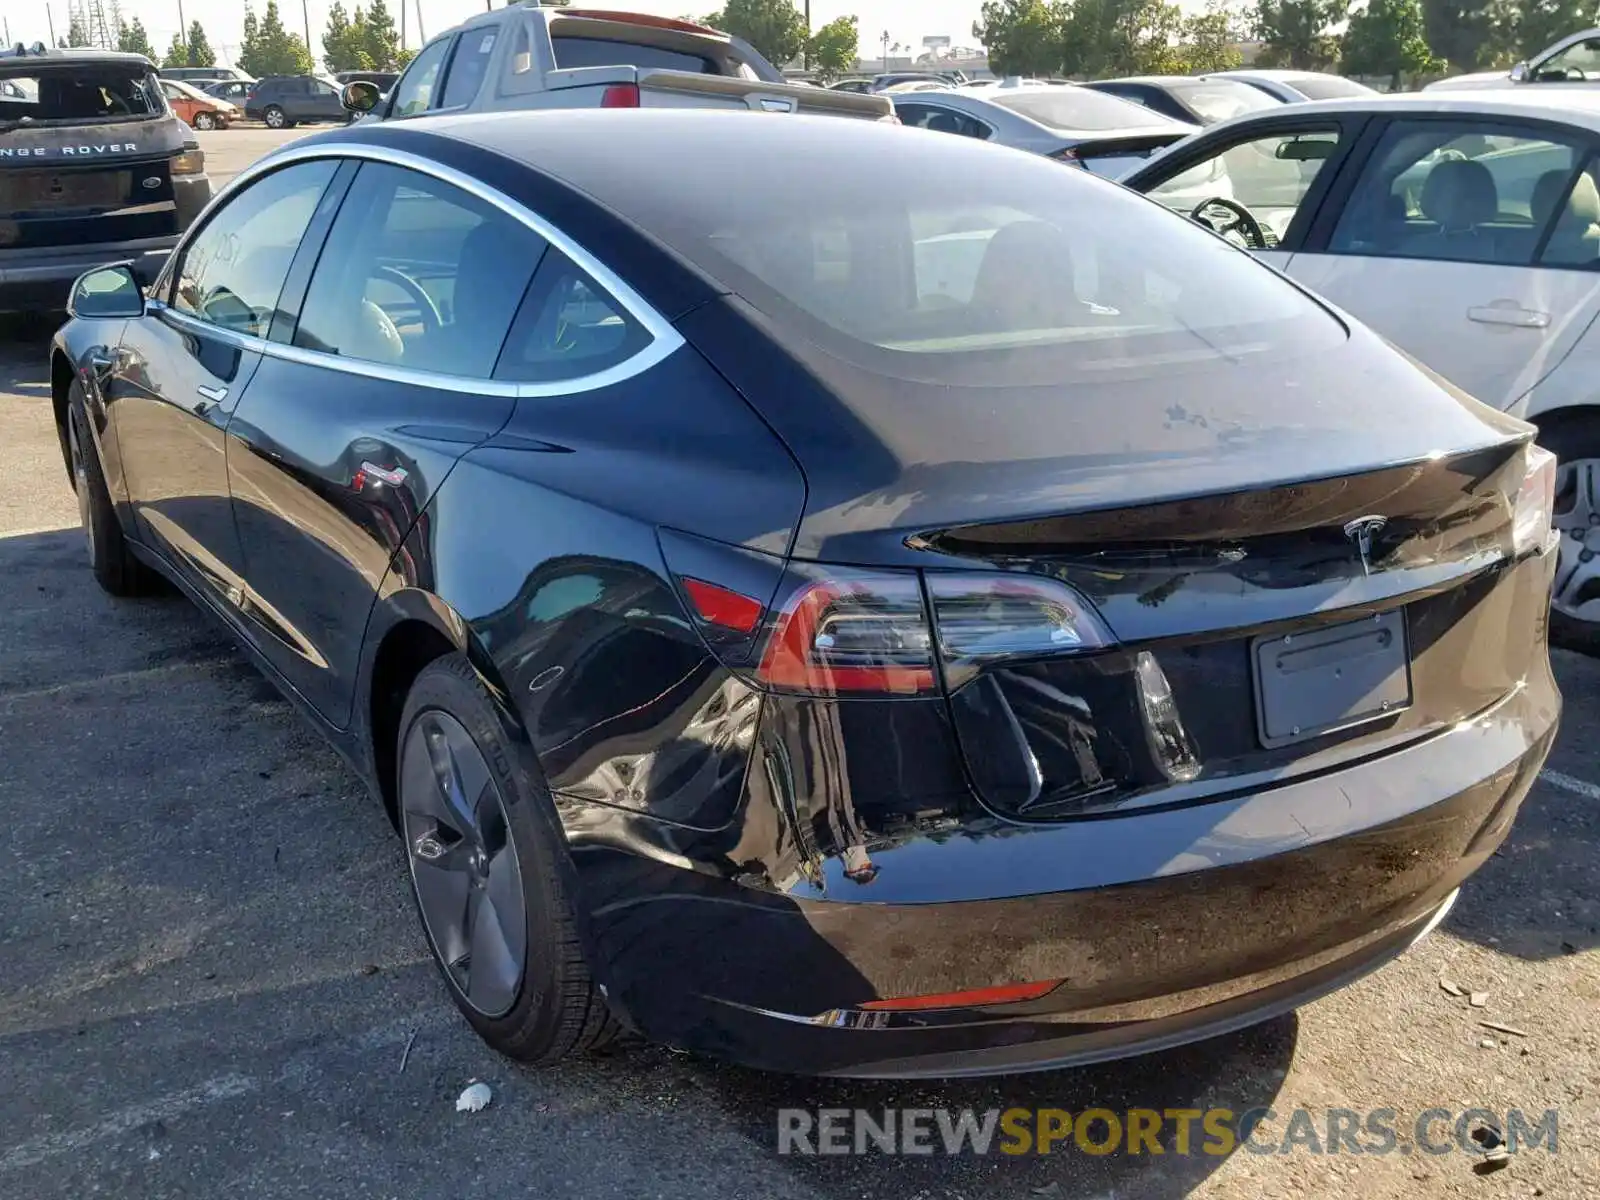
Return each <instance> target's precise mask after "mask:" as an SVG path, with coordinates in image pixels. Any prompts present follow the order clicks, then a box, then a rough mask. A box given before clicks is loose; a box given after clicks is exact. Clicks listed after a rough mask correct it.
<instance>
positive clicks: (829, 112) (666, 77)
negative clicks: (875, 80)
mask: <svg viewBox="0 0 1600 1200" xmlns="http://www.w3.org/2000/svg"><path fill="white" fill-rule="evenodd" d="M639 90H640V93H641V103H643V104H650V103H651V102H652V100H653V99H654V100H657V101H658V102H660V103H663V104H670V105H673V106H674V107H683V106H685V105H689V104H697V105H703V106H707V107H712V106H715V107H744V108H751V109H754V110H756V111H757V112H776V113H785V112H790V113H794V112H798V113H810V114H812V115H817V116H828V117H861V118H865V119H866V120H869V121H882V120H887V119H888V118H889V117H890V116H891V115H892V114H893V112H894V106H893V105H892V104H891V102H890V101H889V100H888V99H887V98H886V97H884V96H865V95H860V94H858V93H855V92H836V91H832V90H830V89H828V88H819V87H810V86H808V85H805V84H793V83H768V82H765V81H763V80H755V79H735V78H731V77H729V76H726V75H694V74H690V73H689V72H687V71H660V70H649V71H640V72H639Z"/></svg>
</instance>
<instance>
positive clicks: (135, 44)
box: [117, 17, 156, 62]
mask: <svg viewBox="0 0 1600 1200" xmlns="http://www.w3.org/2000/svg"><path fill="white" fill-rule="evenodd" d="M117 49H118V50H121V51H122V52H123V53H124V54H142V55H144V56H145V57H146V58H148V59H150V61H152V62H154V61H155V57H156V49H155V47H154V46H152V45H151V44H150V35H149V34H148V33H147V32H145V28H144V22H143V21H141V20H139V18H138V17H135V18H134V19H133V21H132V22H131V23H130V22H127V21H124V22H122V23H121V24H120V25H118V26H117Z"/></svg>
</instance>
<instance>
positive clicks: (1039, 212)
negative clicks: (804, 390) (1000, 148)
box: [613, 133, 1345, 386]
mask: <svg viewBox="0 0 1600 1200" xmlns="http://www.w3.org/2000/svg"><path fill="white" fill-rule="evenodd" d="M874 143H875V144H874V146H873V148H872V151H871V153H870V154H863V153H861V152H857V156H856V157H857V159H858V160H859V161H854V162H853V164H852V168H851V170H850V171H847V172H839V173H837V174H836V175H835V176H834V177H833V178H831V179H830V182H829V186H828V187H827V188H818V187H816V186H815V170H816V163H815V162H814V161H807V160H806V159H807V156H805V155H801V154H796V155H788V156H784V155H771V154H769V155H766V156H765V157H764V158H763V160H762V167H761V170H759V171H751V170H749V169H748V165H749V164H748V162H747V161H745V160H744V159H742V157H741V156H740V155H739V154H738V153H733V152H730V153H729V154H728V155H726V156H722V157H719V158H717V159H714V160H707V161H703V162H701V163H699V164H697V168H696V170H695V171H692V172H663V173H661V174H660V175H659V176H657V177H656V179H655V180H654V181H653V184H652V187H651V188H649V189H639V190H638V191H636V192H634V193H632V194H630V195H629V196H627V197H617V198H613V203H615V204H616V206H617V207H619V208H621V209H622V210H623V211H624V212H625V213H626V214H627V215H629V216H630V217H632V218H633V219H635V220H636V221H637V222H638V223H639V224H641V225H642V226H643V227H644V228H646V229H649V230H650V231H651V232H652V233H655V234H657V235H659V236H661V237H662V238H663V239H664V240H665V241H666V242H667V243H668V244H669V245H671V246H672V247H673V248H674V249H675V250H677V251H678V252H679V253H681V254H682V255H683V256H684V257H685V258H687V259H689V260H690V261H691V262H693V263H695V264H696V265H697V266H699V267H701V268H702V269H703V270H705V271H706V272H707V273H708V274H710V275H712V276H713V277H715V278H717V279H719V280H721V281H722V282H723V283H724V284H726V285H727V286H728V287H729V288H730V289H731V290H733V291H734V292H736V293H738V294H739V295H741V296H743V297H744V298H745V299H746V300H747V301H749V302H750V303H751V304H753V305H754V306H755V307H756V308H758V309H760V310H761V311H763V312H765V313H767V314H768V315H769V316H770V317H771V318H773V319H774V320H775V321H777V322H778V323H779V324H780V325H781V326H783V327H785V328H786V329H787V330H788V331H789V333H790V334H792V335H793V336H794V338H795V340H796V341H797V342H798V341H805V342H811V343H814V344H816V345H819V346H821V347H822V348H824V349H825V350H827V351H828V352H829V353H831V354H833V355H834V356H836V357H840V358H843V359H846V360H847V361H851V362H854V363H856V364H857V365H858V366H862V367H865V368H867V369H868V370H872V371H875V372H878V373H881V374H886V375H891V376H895V377H899V378H904V379H916V380H924V381H939V382H947V383H960V384H965V385H972V386H1007V385H1015V384H1030V383H1039V382H1055V381H1059V380H1061V379H1064V378H1069V377H1081V376H1083V375H1084V374H1086V373H1087V374H1089V375H1091V376H1094V375H1096V374H1099V375H1101V376H1102V377H1103V374H1104V372H1106V371H1123V370H1128V369H1133V370H1146V369H1148V368H1150V367H1151V366H1152V365H1156V364H1173V363H1183V362H1194V361H1202V360H1206V361H1211V360H1219V359H1227V360H1230V361H1237V360H1239V359H1242V358H1245V357H1249V356H1257V355H1263V354H1272V355H1274V356H1276V355H1279V354H1283V353H1296V352H1303V351H1305V350H1307V349H1314V348H1318V347H1322V346H1326V345H1332V344H1337V343H1338V342H1340V341H1342V340H1343V338H1344V336H1345V335H1344V330H1343V327H1342V326H1341V325H1340V324H1339V323H1338V322H1337V321H1336V320H1335V319H1334V318H1333V317H1332V316H1330V315H1329V314H1328V313H1327V312H1326V310H1324V309H1322V308H1321V307H1320V306H1319V305H1317V304H1316V303H1314V302H1313V301H1311V300H1310V299H1309V298H1307V297H1306V296H1305V295H1304V294H1303V293H1302V292H1300V291H1299V290H1298V289H1296V288H1295V287H1293V286H1292V285H1290V284H1289V283H1287V282H1285V281H1284V280H1283V279H1282V278H1281V277H1280V276H1278V275H1277V274H1276V273H1274V272H1273V271H1271V270H1269V269H1267V268H1266V267H1264V266H1262V265H1261V264H1259V263H1257V262H1255V261H1254V260H1253V259H1252V258H1251V257H1250V256H1249V255H1248V254H1246V253H1245V252H1243V251H1241V250H1237V249H1235V248H1234V247H1232V246H1230V245H1229V244H1227V243H1226V242H1224V241H1223V240H1222V239H1221V238H1219V237H1217V236H1215V235H1213V234H1211V233H1208V232H1206V231H1204V230H1201V229H1200V228H1198V227H1197V226H1196V225H1194V224H1193V223H1191V222H1189V221H1187V220H1185V219H1184V218H1182V217H1180V216H1177V215H1175V214H1173V213H1170V212H1168V211H1166V210H1165V209H1163V208H1161V207H1160V206H1159V205H1156V204H1153V203H1151V202H1149V201H1147V200H1145V199H1144V198H1143V197H1140V196H1137V195H1135V194H1133V193H1131V192H1127V191H1125V190H1123V189H1122V188H1120V187H1118V186H1116V185H1114V184H1109V183H1104V182H1101V181H1099V180H1097V179H1095V178H1093V177H1092V176H1091V175H1089V174H1088V173H1087V172H1085V171H1081V170H1077V169H1074V168H1071V167H1065V166H1062V165H1061V164H1059V163H1056V162H1053V161H1051V160H1049V159H1046V158H1042V157H1039V156H1036V155H1025V154H1020V153H995V152H994V151H993V149H992V148H991V147H984V146H982V145H981V144H974V145H973V146H971V147H967V146H965V145H962V144H959V143H960V139H954V138H952V139H939V140H938V146H939V148H940V150H941V151H942V153H937V154H935V153H930V152H928V151H927V149H926V147H927V146H928V143H929V139H925V138H921V137H917V136H914V135H904V134H903V133H901V134H897V135H896V136H895V137H889V138H883V139H881V140H880V139H874ZM731 149H733V148H730V150H731ZM867 158H870V161H866V159H867ZM980 158H981V161H970V162H969V161H966V160H968V159H980Z"/></svg>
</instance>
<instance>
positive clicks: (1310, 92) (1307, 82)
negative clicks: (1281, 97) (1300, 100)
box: [1287, 75, 1373, 100]
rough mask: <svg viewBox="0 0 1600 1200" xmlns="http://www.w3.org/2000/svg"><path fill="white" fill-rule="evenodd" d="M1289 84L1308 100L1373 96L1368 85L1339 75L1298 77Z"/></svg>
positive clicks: (1289, 81)
mask: <svg viewBox="0 0 1600 1200" xmlns="http://www.w3.org/2000/svg"><path fill="white" fill-rule="evenodd" d="M1287 83H1288V84H1289V86H1290V87H1292V88H1293V89H1294V90H1295V91H1297V92H1299V93H1300V94H1301V95H1302V96H1305V97H1306V98H1307V99H1308V100H1342V99H1344V98H1345V97H1347V96H1370V95H1372V94H1373V93H1372V89H1371V88H1369V87H1368V86H1367V85H1366V84H1364V83H1357V82H1356V81H1355V80H1354V79H1343V78H1341V77H1339V76H1338V75H1296V76H1294V77H1292V78H1291V79H1289V80H1287Z"/></svg>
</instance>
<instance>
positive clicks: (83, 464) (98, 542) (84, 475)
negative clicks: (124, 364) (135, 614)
mask: <svg viewBox="0 0 1600 1200" xmlns="http://www.w3.org/2000/svg"><path fill="white" fill-rule="evenodd" d="M67 458H68V461H69V463H70V465H71V468H72V487H73V490H74V491H76V492H77V493H78V519H79V521H81V522H82V523H83V536H84V540H85V541H86V542H87V543H88V547H89V566H90V567H91V569H93V571H94V577H95V580H96V581H97V582H98V583H99V584H100V586H101V587H103V588H104V589H105V590H106V591H107V592H109V593H111V595H113V596H145V595H149V594H150V593H151V592H155V591H159V590H161V577H160V576H158V575H157V574H156V573H155V572H154V571H152V570H151V569H150V568H149V567H147V566H145V565H144V564H143V563H142V562H140V561H139V560H138V559H136V558H135V557H134V556H133V553H132V551H130V550H129V549H128V542H127V539H126V538H124V537H123V535H122V523H121V522H120V521H118V520H117V510H116V507H115V506H114V505H113V504H112V502H111V492H110V490H109V489H108V488H107V487H106V480H105V475H104V474H103V473H102V472H101V470H100V455H99V453H98V452H97V451H96V450H95V446H94V439H93V437H92V436H91V434H90V432H89V413H88V409H87V408H86V407H85V406H84V401H83V388H82V386H81V385H80V384H79V383H78V382H77V380H73V383H72V390H71V391H70V392H69V393H68V397H67Z"/></svg>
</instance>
